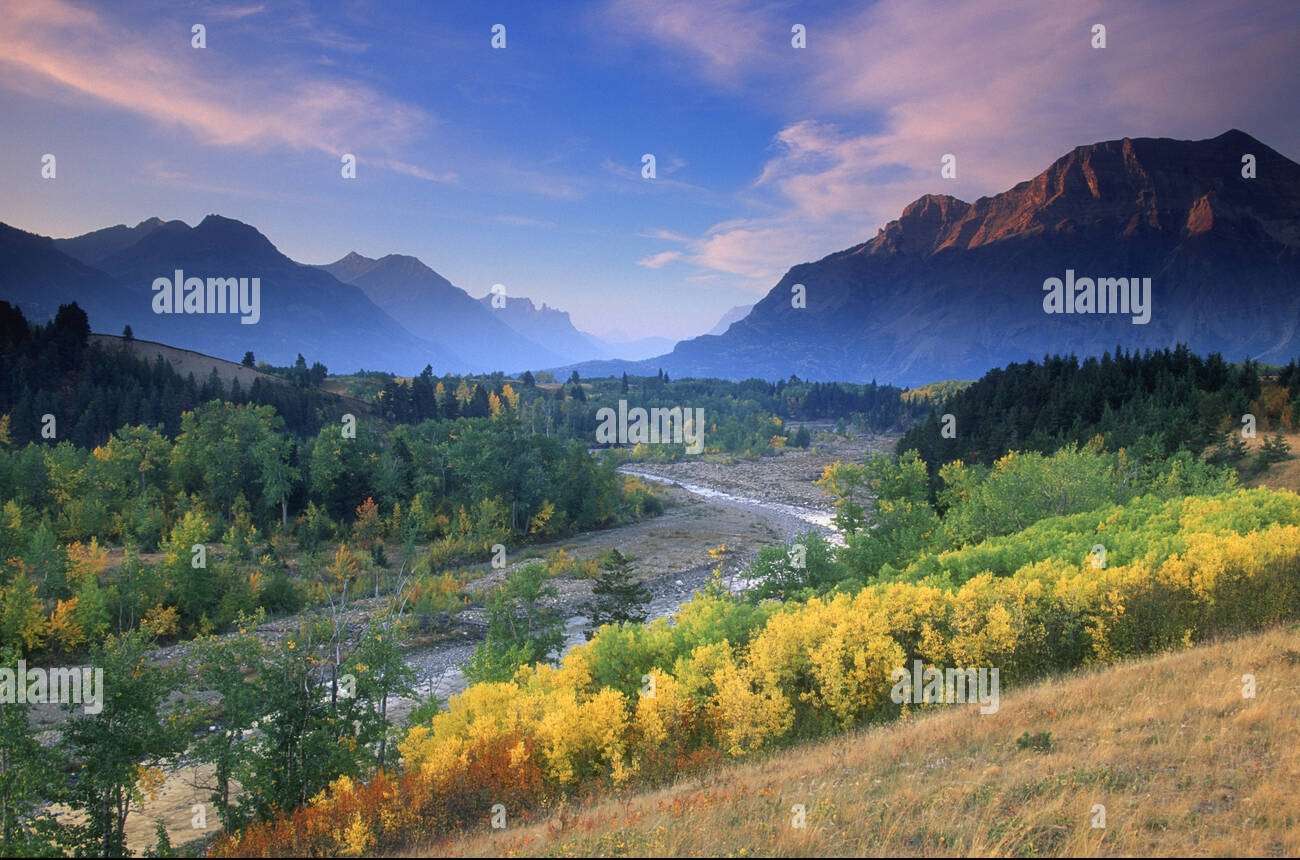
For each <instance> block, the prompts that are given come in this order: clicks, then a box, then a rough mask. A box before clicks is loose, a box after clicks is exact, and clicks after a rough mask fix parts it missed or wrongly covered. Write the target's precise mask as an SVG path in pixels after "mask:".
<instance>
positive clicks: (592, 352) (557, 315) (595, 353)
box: [478, 293, 611, 362]
mask: <svg viewBox="0 0 1300 860" xmlns="http://www.w3.org/2000/svg"><path fill="white" fill-rule="evenodd" d="M493 298H495V296H493V295H492V294H491V293H488V294H487V295H486V296H483V297H482V298H480V299H479V300H478V301H479V304H481V305H482V306H483V307H485V308H488V309H489V310H490V311H491V312H492V314H493V315H494V316H496V317H497V318H498V319H500V320H501V321H502V322H504V323H505V324H506V325H508V326H509V327H510V328H511V329H512V330H514V331H515V332H517V333H518V334H519V336H520V337H524V338H528V339H529V340H533V341H536V342H538V343H543V344H546V346H547V347H548V348H549V349H550V350H551V351H552V352H553V353H555V354H557V355H560V356H563V358H562V359H561V360H562V361H570V362H572V361H583V360H585V359H590V358H605V357H609V356H610V354H611V353H610V352H609V349H608V347H607V346H606V345H605V344H604V343H602V342H600V341H599V340H597V339H596V338H594V337H592V336H591V335H589V334H587V333H586V332H583V331H579V330H578V328H577V327H576V326H574V324H573V321H572V320H571V319H569V313H568V311H562V310H560V309H559V308H552V307H549V306H547V305H546V304H545V303H543V304H542V306H541V307H537V306H536V305H534V304H533V300H532V299H529V298H524V297H512V296H507V297H503V299H504V304H503V305H502V306H501V307H497V306H496V305H494V304H493V301H492V300H493ZM497 304H501V301H498V302H497Z"/></svg>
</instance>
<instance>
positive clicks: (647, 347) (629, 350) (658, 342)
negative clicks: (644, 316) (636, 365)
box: [587, 332, 677, 361]
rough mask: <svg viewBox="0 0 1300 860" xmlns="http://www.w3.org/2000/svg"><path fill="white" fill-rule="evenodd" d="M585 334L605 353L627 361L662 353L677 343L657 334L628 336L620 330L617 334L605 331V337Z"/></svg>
mask: <svg viewBox="0 0 1300 860" xmlns="http://www.w3.org/2000/svg"><path fill="white" fill-rule="evenodd" d="M587 336H588V337H589V338H591V339H592V340H594V341H596V342H597V343H598V344H600V346H601V347H602V349H603V351H604V353H605V355H607V356H609V357H610V358H619V359H625V360H627V361H639V360H641V359H643V358H650V357H651V356H654V355H663V354H664V353H665V352H668V351H669V350H670V349H672V348H673V347H674V346H676V345H677V341H676V340H674V339H673V338H671V337H659V336H657V335H651V336H650V337H629V336H628V335H626V334H623V333H621V332H620V333H617V334H609V333H606V335H605V337H602V338H597V337H596V336H595V335H590V334H589V335H587Z"/></svg>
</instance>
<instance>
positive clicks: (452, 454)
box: [0, 401, 658, 651]
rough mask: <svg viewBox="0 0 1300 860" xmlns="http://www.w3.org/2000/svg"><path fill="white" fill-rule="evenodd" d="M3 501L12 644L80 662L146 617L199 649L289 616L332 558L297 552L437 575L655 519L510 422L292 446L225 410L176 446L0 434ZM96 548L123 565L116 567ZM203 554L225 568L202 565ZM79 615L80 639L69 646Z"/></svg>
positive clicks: (1, 610) (620, 483) (629, 496)
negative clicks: (501, 548)
mask: <svg viewBox="0 0 1300 860" xmlns="http://www.w3.org/2000/svg"><path fill="white" fill-rule="evenodd" d="M2 429H3V427H2V423H0V430H2ZM0 498H2V499H4V500H5V501H4V502H3V505H2V506H0V645H12V646H15V647H19V648H20V649H21V650H23V651H34V650H40V649H42V648H55V649H57V650H65V651H74V650H76V649H77V648H78V647H79V646H80V645H81V644H82V643H83V642H94V641H97V639H98V637H99V636H101V635H103V634H104V633H106V632H110V631H111V632H122V631H125V630H130V629H133V628H134V627H136V626H138V625H139V624H141V623H142V620H143V619H146V618H148V617H150V616H151V615H158V614H165V613H171V614H172V618H173V623H172V624H170V625H169V626H170V627H171V631H170V632H179V633H181V634H185V635H189V634H192V633H196V632H204V631H206V630H212V629H224V628H225V627H227V626H229V625H230V624H232V623H233V622H234V620H235V619H236V618H237V617H238V615H239V614H240V613H242V612H247V611H252V610H254V609H256V608H258V607H259V606H260V607H261V608H263V609H265V610H267V611H270V612H281V611H293V610H294V609H296V608H298V607H299V606H301V605H303V603H304V602H309V601H311V600H312V599H315V600H324V599H326V598H327V596H328V592H327V591H322V590H321V589H320V587H318V586H313V585H312V584H311V579H312V573H311V571H312V570H319V569H323V568H324V567H325V566H326V565H325V563H324V561H311V560H310V559H308V560H304V559H303V558H300V557H299V556H300V555H301V554H306V555H311V554H314V553H316V552H318V551H322V550H325V548H327V547H328V546H332V545H333V544H334V542H337V541H341V542H343V543H344V547H343V550H345V551H347V552H349V553H351V554H352V555H355V556H356V559H355V561H354V562H353V564H354V565H355V564H360V565H362V567H363V569H365V570H368V571H370V572H371V573H373V574H374V576H375V577H376V578H382V577H383V576H384V573H383V569H384V568H385V567H386V565H387V561H386V557H385V553H384V546H385V544H386V543H393V542H396V543H399V544H400V545H402V546H403V547H405V548H406V551H405V552H404V553H403V555H404V557H409V556H410V555H411V553H412V552H413V548H414V547H415V546H416V545H420V546H423V547H426V549H425V550H424V552H425V564H426V565H427V566H428V567H429V568H431V569H433V568H438V567H442V566H446V565H449V564H453V563H457V562H462V563H463V562H468V561H484V560H486V559H487V558H488V557H489V555H490V553H491V551H492V547H494V546H495V545H497V544H502V545H507V546H509V545H515V544H518V543H521V542H524V541H528V540H534V539H548V538H552V537H555V536H558V535H563V534H567V533H570V532H574V531H584V530H590V529H596V528H601V527H604V526H609V525H612V524H615V523H617V522H620V521H623V520H626V519H630V518H635V517H640V516H644V515H647V514H651V513H654V512H656V511H657V510H658V501H657V499H656V498H655V497H654V496H653V494H652V493H651V492H650V491H649V490H648V489H647V488H644V487H642V486H640V485H639V484H636V482H630V481H629V480H627V479H625V478H624V477H623V476H622V475H619V474H618V473H617V472H616V471H615V468H614V465H613V463H612V462H609V461H607V460H604V459H598V458H593V457H591V456H590V455H589V454H588V453H587V450H586V448H585V447H584V446H583V445H582V444H581V443H579V442H576V441H574V440H564V439H557V438H549V437H546V436H542V435H538V434H534V433H529V432H527V431H526V430H525V429H524V428H523V427H521V426H520V424H519V421H518V419H517V416H515V415H513V414H511V413H507V412H503V413H501V414H499V415H498V416H497V417H496V418H485V419H471V418H461V419H457V420H455V421H426V422H423V423H421V424H415V425H400V426H398V427H396V428H393V429H384V428H383V427H382V426H379V425H378V422H376V421H375V420H374V419H370V420H366V419H361V420H359V421H358V422H357V423H356V424H355V425H351V424H349V423H348V422H346V421H344V422H340V423H339V424H338V425H335V426H328V427H324V428H322V429H321V430H320V432H319V433H318V434H317V435H315V436H313V437H310V438H307V439H297V438H295V437H293V436H292V435H290V434H288V433H286V432H285V428H284V424H283V422H282V421H281V420H280V418H279V416H277V415H276V414H275V412H274V410H273V409H271V407H268V406H251V405H236V404H232V403H229V402H225V401H211V402H208V403H204V404H201V405H200V406H198V407H197V408H195V409H194V410H193V411H191V412H187V413H185V415H184V416H183V418H182V421H181V428H180V432H179V433H178V434H177V436H176V438H175V439H174V440H170V439H168V438H167V437H166V436H164V435H162V434H161V433H160V432H158V430H156V429H152V428H148V427H141V426H131V427H124V428H122V429H121V430H119V431H117V432H116V433H114V434H113V435H112V437H110V439H109V440H108V441H107V442H106V443H105V444H103V445H101V446H99V447H97V448H95V449H93V450H87V449H85V448H81V447H79V446H76V445H74V444H72V443H71V442H61V443H59V444H58V445H54V446H48V445H37V444H35V443H28V444H27V445H24V446H15V445H10V444H6V442H5V439H4V437H3V434H2V433H0ZM101 542H102V543H103V544H104V545H105V546H107V545H111V544H121V545H123V546H125V547H126V557H125V560H124V561H123V562H122V563H121V564H118V565H115V566H110V565H109V564H108V560H107V556H106V554H105V553H104V551H103V550H102V548H100V543H101ZM209 543H212V544H219V545H220V546H221V548H222V553H223V555H221V556H220V557H219V558H218V557H216V556H214V557H213V558H212V559H211V560H208V561H205V563H204V564H203V565H201V566H196V564H195V563H194V558H193V552H192V550H193V548H194V547H196V546H206V545H207V544H209ZM348 545H350V547H351V549H350V550H349V548H348ZM156 550H157V551H161V552H162V554H163V558H162V560H160V561H157V562H152V563H145V562H144V561H143V560H142V558H141V554H142V553H148V552H153V551H156ZM214 551H215V550H214ZM334 561H335V563H342V562H341V561H340V559H338V558H336V559H335V560H334ZM295 565H296V569H297V571H298V574H299V576H297V577H291V576H290V569H291V568H293V567H295ZM376 588H378V586H376ZM69 619H71V620H72V621H74V622H75V630H76V631H79V632H76V633H75V634H68V633H67V632H66V631H64V632H61V630H62V629H63V625H62V624H61V622H62V621H65V620H69ZM82 634H84V637H83V635H82Z"/></svg>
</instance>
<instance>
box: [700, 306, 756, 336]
mask: <svg viewBox="0 0 1300 860" xmlns="http://www.w3.org/2000/svg"><path fill="white" fill-rule="evenodd" d="M753 309H754V306H753V305H736V306H735V307H734V308H732V309H731V310H729V311H727V312H726V313H725V314H723V315H722V316H721V317H720V318H719V319H718V321H717V323H715V324H714V326H713V328H711V329H709V330H708V331H707V332H705V334H722V333H724V332H725V331H726V330H727V329H729V328H731V324H732V323H734V322H739V321H740V320H743V319H744V318H745V317H746V316H747V315H748V314H749V312H750V311H752V310H753Z"/></svg>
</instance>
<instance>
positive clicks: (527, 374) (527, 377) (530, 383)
mask: <svg viewBox="0 0 1300 860" xmlns="http://www.w3.org/2000/svg"><path fill="white" fill-rule="evenodd" d="M520 381H521V382H522V383H523V384H524V388H534V387H536V385H537V380H536V379H535V378H534V377H533V372H532V371H531V370H525V371H524V375H523V376H521V377H520Z"/></svg>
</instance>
